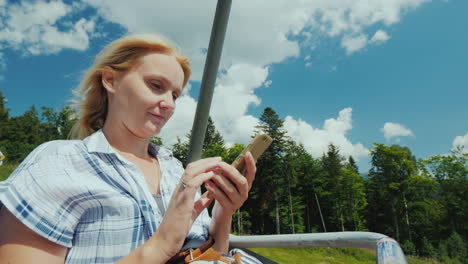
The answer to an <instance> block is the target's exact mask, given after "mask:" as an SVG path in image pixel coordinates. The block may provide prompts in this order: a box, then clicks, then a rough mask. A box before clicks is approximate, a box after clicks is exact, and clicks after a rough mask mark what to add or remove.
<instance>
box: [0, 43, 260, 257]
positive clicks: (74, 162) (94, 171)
mask: <svg viewBox="0 0 468 264" xmlns="http://www.w3.org/2000/svg"><path fill="white" fill-rule="evenodd" d="M190 72H191V71H190V65H189V61H188V59H187V58H186V57H184V56H182V55H181V54H180V53H179V52H178V51H177V49H176V48H175V47H174V45H173V44H171V43H170V42H169V41H168V40H166V39H164V38H162V37H160V36H156V35H140V36H131V37H125V38H122V39H120V40H117V41H115V42H113V43H111V44H109V45H108V46H107V47H106V48H105V49H104V50H103V51H101V53H99V54H98V56H97V57H96V60H95V62H94V64H93V66H92V67H91V69H90V70H89V71H88V73H87V74H86V75H85V76H84V79H83V81H82V83H81V86H80V87H81V88H80V92H79V93H80V95H81V96H82V98H83V99H82V101H81V103H80V104H79V106H80V110H81V115H80V120H79V127H78V129H76V130H75V131H76V132H77V133H78V134H79V137H80V138H81V139H82V140H67V141H51V142H47V143H44V144H42V145H41V146H39V147H37V148H36V149H35V150H34V151H33V152H31V153H30V155H29V156H28V157H27V158H26V159H25V160H24V161H23V162H22V164H21V165H20V166H19V167H18V168H17V170H16V171H15V172H13V173H12V175H11V176H10V177H9V179H8V180H7V181H5V182H2V183H0V201H1V204H3V206H2V209H1V210H0V228H1V232H0V262H1V263H9V262H11V263H64V262H66V263H114V262H117V261H118V263H165V262H167V261H168V259H170V257H172V256H173V255H175V254H176V253H177V252H179V251H180V250H181V249H185V248H189V247H197V246H199V245H200V244H201V243H203V242H204V241H205V240H206V239H207V238H208V236H211V237H212V238H213V239H214V241H215V244H214V245H213V247H214V249H216V250H218V251H221V252H224V253H227V250H228V238H229V232H230V227H231V217H232V214H233V213H234V212H235V210H236V209H238V208H239V207H240V206H241V205H242V204H243V202H244V201H245V200H246V199H247V196H248V191H249V189H250V186H251V184H252V182H253V180H254V177H255V170H256V168H255V162H254V160H253V158H252V156H251V154H250V153H248V154H247V155H246V156H245V161H246V173H245V176H244V175H241V174H240V173H239V172H238V171H237V170H236V169H235V168H233V167H232V166H230V165H229V164H226V163H224V162H223V161H222V160H221V158H219V157H214V158H207V159H202V160H199V161H196V162H193V163H191V164H189V165H188V166H187V168H186V169H185V170H184V169H183V168H182V166H181V163H180V162H179V161H177V160H176V159H175V158H174V157H173V156H172V154H171V152H170V151H168V150H166V149H164V148H162V147H158V146H155V145H153V144H152V143H150V140H149V139H150V137H152V136H154V135H157V134H158V133H159V132H160V130H161V129H162V127H163V126H164V124H165V123H166V122H167V120H169V118H170V117H171V116H172V114H173V113H174V110H175V101H176V99H177V97H179V96H180V95H181V93H182V90H183V87H184V86H185V85H186V84H187V82H188V79H189V76H190ZM204 183H205V186H206V188H207V190H208V192H210V193H211V194H212V196H209V197H208V195H207V193H208V192H207V193H205V194H203V195H199V194H198V191H197V190H198V189H199V187H200V186H201V185H202V184H204ZM158 195H160V198H158ZM153 196H156V199H159V204H158V201H157V200H155V197H153ZM210 198H212V199H214V200H215V204H214V207H213V211H212V218H211V219H210V218H209V216H208V213H207V210H206V208H207V207H208V205H209V204H210V203H211V202H212V201H213V200H212V199H210Z"/></svg>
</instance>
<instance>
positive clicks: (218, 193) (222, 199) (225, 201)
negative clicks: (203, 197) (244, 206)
mask: <svg viewBox="0 0 468 264" xmlns="http://www.w3.org/2000/svg"><path fill="white" fill-rule="evenodd" d="M205 187H206V189H207V190H208V191H209V192H210V193H211V194H212V195H213V197H214V199H215V200H216V201H218V203H220V204H221V206H222V207H226V208H229V207H230V205H231V204H232V203H231V200H229V198H228V197H227V196H226V194H225V193H224V192H223V191H222V190H221V189H219V187H218V186H216V184H214V183H212V182H209V181H208V182H206V183H205Z"/></svg>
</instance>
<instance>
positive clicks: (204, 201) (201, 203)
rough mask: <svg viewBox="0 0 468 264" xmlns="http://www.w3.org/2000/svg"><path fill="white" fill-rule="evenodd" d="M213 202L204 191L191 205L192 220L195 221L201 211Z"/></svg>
mask: <svg viewBox="0 0 468 264" xmlns="http://www.w3.org/2000/svg"><path fill="white" fill-rule="evenodd" d="M212 202H213V199H212V198H209V197H208V192H205V193H204V194H203V195H202V196H201V197H200V199H198V200H197V201H196V202H195V204H194V206H193V214H192V220H194V221H195V219H197V217H198V216H199V215H200V214H201V212H202V211H203V210H204V209H205V208H207V207H208V206H209V205H210V204H211V203H212Z"/></svg>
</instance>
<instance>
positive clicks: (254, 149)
mask: <svg viewBox="0 0 468 264" xmlns="http://www.w3.org/2000/svg"><path fill="white" fill-rule="evenodd" d="M272 142H273V139H272V138H271V137H270V136H268V135H267V134H259V135H256V136H255V137H254V138H253V139H252V141H251V142H250V144H249V145H248V146H247V147H246V148H245V149H244V150H243V151H242V152H241V153H240V154H239V156H237V158H236V159H235V160H234V162H233V163H232V164H231V165H232V166H233V167H234V168H236V169H237V170H238V171H240V172H241V173H244V169H245V160H244V155H245V153H247V151H250V153H252V156H253V158H254V160H255V161H257V160H258V158H259V157H260V156H261V155H262V154H263V152H265V150H266V149H267V148H268V147H269V146H270V145H271V143H272Z"/></svg>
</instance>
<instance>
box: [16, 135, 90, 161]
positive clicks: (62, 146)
mask: <svg viewBox="0 0 468 264" xmlns="http://www.w3.org/2000/svg"><path fill="white" fill-rule="evenodd" d="M82 146H83V141H81V140H53V141H48V142H45V143H42V144H41V145H39V146H38V147H36V148H35V149H34V150H33V151H32V152H31V153H29V155H28V156H27V157H26V159H25V160H24V161H23V162H22V165H23V166H28V165H31V164H35V163H38V162H44V161H46V160H48V159H50V158H57V157H59V158H60V159H62V160H64V159H67V158H68V157H70V156H76V155H77V154H79V152H80V149H83V148H80V147H82Z"/></svg>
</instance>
